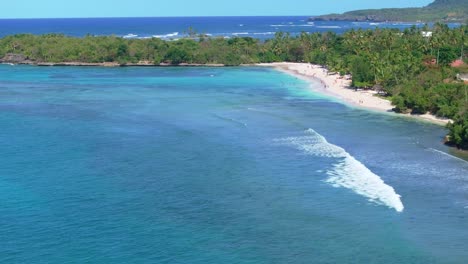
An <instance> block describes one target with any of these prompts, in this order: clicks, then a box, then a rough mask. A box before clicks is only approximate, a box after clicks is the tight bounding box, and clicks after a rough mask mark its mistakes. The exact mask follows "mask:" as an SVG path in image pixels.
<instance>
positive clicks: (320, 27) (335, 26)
mask: <svg viewBox="0 0 468 264" xmlns="http://www.w3.org/2000/svg"><path fill="white" fill-rule="evenodd" d="M317 28H341V27H340V26H317Z"/></svg>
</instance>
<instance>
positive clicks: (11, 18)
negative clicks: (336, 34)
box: [0, 15, 319, 20]
mask: <svg viewBox="0 0 468 264" xmlns="http://www.w3.org/2000/svg"><path fill="white" fill-rule="evenodd" d="M313 16H319V15H239V16H233V15H228V16H218V15H207V16H102V17H97V16H96V17H94V16H90V17H16V18H14V17H10V18H0V20H19V19H89V18H97V19H101V18H207V17H233V18H236V17H239V18H241V17H313Z"/></svg>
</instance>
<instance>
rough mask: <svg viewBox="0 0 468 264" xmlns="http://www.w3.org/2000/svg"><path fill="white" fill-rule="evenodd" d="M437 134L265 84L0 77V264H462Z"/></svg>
mask: <svg viewBox="0 0 468 264" xmlns="http://www.w3.org/2000/svg"><path fill="white" fill-rule="evenodd" d="M317 85H318V84H317ZM445 134H446V130H445V129H444V128H442V127H439V126H436V125H432V124H428V123H424V122H419V121H416V120H413V119H408V118H405V117H400V116H397V115H391V114H381V113H374V112H370V111H365V110H360V109H356V108H352V107H348V106H346V105H344V104H342V103H340V102H338V101H335V100H332V99H330V98H327V97H323V96H321V95H319V94H316V93H314V92H313V91H312V90H310V87H309V85H308V84H307V83H305V82H303V81H301V80H298V79H296V78H294V77H291V76H289V75H285V74H283V73H280V72H277V71H274V70H272V69H265V68H254V67H239V68H235V67H234V68H94V67H89V68H79V67H36V66H9V65H0V146H1V147H0V153H1V159H0V201H1V203H0V234H1V240H0V263H204V264H205V263H216V264H218V263H405V264H407V263H421V264H428V263H434V264H435V263H441V264H442V263H453V264H455V263H457V264H458V263H459V264H466V263H468V250H467V245H468V162H467V161H464V160H463V159H461V158H462V157H460V156H457V155H458V154H456V153H455V152H453V150H452V149H450V148H448V147H446V146H444V145H443V144H442V143H441V141H442V139H443V137H444V136H445Z"/></svg>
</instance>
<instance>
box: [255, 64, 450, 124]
mask: <svg viewBox="0 0 468 264" xmlns="http://www.w3.org/2000/svg"><path fill="white" fill-rule="evenodd" d="M257 66H262V67H273V68H275V69H277V70H280V71H282V72H285V73H288V74H291V75H293V76H295V77H297V78H300V79H303V80H306V81H309V82H311V89H313V90H314V91H316V92H319V93H322V94H325V95H328V96H332V97H335V98H337V99H339V100H340V101H342V102H344V103H346V104H348V105H350V106H353V107H358V108H363V109H368V110H374V111H379V112H386V113H394V112H393V110H392V109H393V106H392V104H391V102H390V101H388V100H386V99H383V98H381V97H377V96H376V95H377V92H376V91H370V90H357V91H356V90H355V89H353V88H351V87H350V85H351V76H349V75H347V76H340V75H339V74H336V73H329V72H328V70H327V69H325V68H323V67H322V66H320V65H313V64H309V63H289V62H278V63H261V64H257ZM317 82H318V83H319V84H321V85H319V86H317ZM317 87H319V88H317ZM395 114H396V113H395ZM399 115H401V114H399ZM404 116H407V117H410V118H417V119H419V120H424V121H428V122H431V123H434V124H438V125H446V124H447V123H448V122H449V121H450V120H449V119H442V118H438V117H436V116H434V115H431V114H425V115H409V114H407V115H404Z"/></svg>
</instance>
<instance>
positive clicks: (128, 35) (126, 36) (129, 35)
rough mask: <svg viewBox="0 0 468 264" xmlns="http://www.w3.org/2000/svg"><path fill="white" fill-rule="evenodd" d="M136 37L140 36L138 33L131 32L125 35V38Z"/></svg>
mask: <svg viewBox="0 0 468 264" xmlns="http://www.w3.org/2000/svg"><path fill="white" fill-rule="evenodd" d="M136 37H138V35H135V34H131V33H130V34H127V35H125V36H123V38H136Z"/></svg>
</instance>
